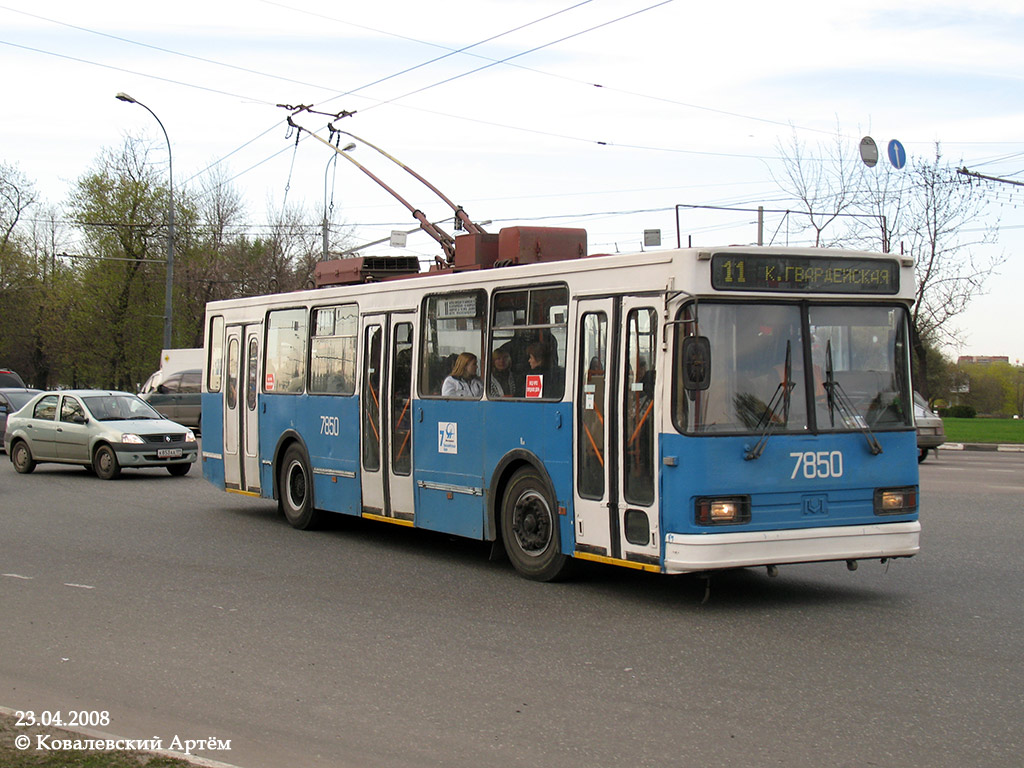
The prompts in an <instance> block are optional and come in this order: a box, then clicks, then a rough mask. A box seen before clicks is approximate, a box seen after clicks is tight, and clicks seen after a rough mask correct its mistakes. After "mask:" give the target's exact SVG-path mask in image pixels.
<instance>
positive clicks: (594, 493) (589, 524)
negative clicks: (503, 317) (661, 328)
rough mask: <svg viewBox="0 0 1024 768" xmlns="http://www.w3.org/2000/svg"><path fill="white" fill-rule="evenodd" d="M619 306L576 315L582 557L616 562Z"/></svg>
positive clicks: (588, 307)
mask: <svg viewBox="0 0 1024 768" xmlns="http://www.w3.org/2000/svg"><path fill="white" fill-rule="evenodd" d="M616 305H617V300H614V299H585V300H581V301H580V302H579V304H578V307H577V312H576V328H577V334H578V339H579V341H578V345H577V346H578V350H579V352H578V354H577V363H576V379H575V381H576V393H575V398H574V399H575V410H576V415H575V418H576V430H575V435H576V446H575V453H576V457H575V461H574V464H575V466H576V477H575V480H576V482H575V491H574V497H573V507H574V510H575V512H574V515H575V529H576V537H575V538H576V551H577V552H580V553H587V554H591V555H598V556H601V557H611V556H613V542H617V541H618V537H617V536H613V534H612V531H613V529H614V527H615V525H616V516H617V512H616V510H617V506H618V505H617V504H616V503H615V499H616V488H615V486H614V483H615V481H616V480H617V472H616V471H615V470H614V467H615V461H616V452H615V451H614V450H609V449H610V448H613V447H614V442H613V439H612V435H613V434H614V432H615V430H614V426H615V425H614V424H613V421H614V416H615V412H616V409H615V408H614V407H611V408H610V407H609V403H610V402H614V401H613V400H611V399H610V397H611V393H612V387H613V373H614V371H613V367H612V363H613V362H614V361H615V360H616V359H618V357H619V356H618V355H616V354H615V352H614V349H615V339H616V337H617V334H616V333H615V332H614V331H615V328H616V325H617V323H616V312H617V306H616Z"/></svg>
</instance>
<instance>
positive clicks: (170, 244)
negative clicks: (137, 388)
mask: <svg viewBox="0 0 1024 768" xmlns="http://www.w3.org/2000/svg"><path fill="white" fill-rule="evenodd" d="M117 99H118V100H119V101H126V102H128V103H129V104H138V105H139V106H140V107H142V108H143V109H145V110H146V111H147V112H149V114H151V115H152V116H153V118H154V119H155V120H156V122H157V124H158V125H159V126H160V130H161V131H163V132H164V139H166V141H167V176H168V183H169V185H170V196H169V199H170V202H169V203H168V206H167V279H166V282H165V285H164V349H170V348H171V299H172V286H173V285H174V165H173V163H172V161H171V139H170V137H169V136H168V135H167V129H166V128H164V124H163V122H162V121H161V120H160V118H159V117H157V116H156V112H154V111H153V110H152V109H150V108H149V107H147V106H146V105H145V104H143V103H142V102H141V101H137V100H136V99H133V98H132V97H131V96H129V95H128V94H127V93H119V94H117Z"/></svg>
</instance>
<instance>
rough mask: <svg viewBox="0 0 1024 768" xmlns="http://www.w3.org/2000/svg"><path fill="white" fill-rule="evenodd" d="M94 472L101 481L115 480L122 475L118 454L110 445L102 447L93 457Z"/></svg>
mask: <svg viewBox="0 0 1024 768" xmlns="http://www.w3.org/2000/svg"><path fill="white" fill-rule="evenodd" d="M92 471H93V472H95V473H96V477H98V478H99V479H100V480H115V479H117V477H118V476H119V475H120V474H121V465H120V464H118V463H117V454H116V453H114V449H113V448H111V447H110V446H109V445H101V446H100V447H99V448H97V449H96V452H95V453H93V455H92Z"/></svg>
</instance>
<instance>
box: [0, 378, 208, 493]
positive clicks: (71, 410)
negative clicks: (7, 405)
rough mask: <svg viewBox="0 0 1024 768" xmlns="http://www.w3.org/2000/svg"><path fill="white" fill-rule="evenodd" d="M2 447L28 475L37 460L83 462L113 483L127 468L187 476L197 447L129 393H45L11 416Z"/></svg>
mask: <svg viewBox="0 0 1024 768" xmlns="http://www.w3.org/2000/svg"><path fill="white" fill-rule="evenodd" d="M4 447H5V448H6V449H7V455H8V456H10V459H11V463H12V464H13V465H14V468H15V469H16V470H17V471H18V472H20V473H22V474H27V473H29V472H31V471H32V470H33V469H35V467H36V464H37V463H39V462H48V461H53V462H59V463H63V464H81V465H83V466H85V467H89V468H91V469H92V471H93V472H95V473H96V476H97V477H100V478H102V479H104V480H112V479H114V478H115V477H117V476H118V475H119V474H120V473H121V470H122V469H125V468H129V467H165V468H166V469H167V471H168V472H170V473H171V474H172V475H176V476H180V475H185V474H187V473H188V471H189V469H191V467H192V464H193V463H195V460H196V457H197V456H198V453H199V449H198V444H197V443H196V436H195V434H194V433H193V432H192V430H191V429H188V428H186V427H183V426H181V425H180V424H176V423H174V422H173V421H168V420H167V419H165V418H164V417H163V416H161V415H160V414H159V413H157V412H156V411H154V410H153V409H152V408H151V407H150V406H149V405H148V404H146V403H145V402H143V401H142V400H140V399H139V398H138V397H136V396H135V395H132V394H129V393H128V392H112V391H109V390H96V389H69V390H65V391H62V392H43V393H41V394H39V395H36V396H35V397H34V398H32V399H31V400H30V401H29V402H28V403H27V404H26V405H25V406H24V407H22V408H21V410H19V411H18V412H17V413H15V414H11V415H10V416H9V417H8V418H7V431H6V433H5V434H4Z"/></svg>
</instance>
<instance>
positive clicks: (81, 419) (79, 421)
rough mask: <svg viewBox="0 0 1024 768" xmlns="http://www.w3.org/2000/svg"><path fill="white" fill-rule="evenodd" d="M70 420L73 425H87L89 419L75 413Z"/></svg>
mask: <svg viewBox="0 0 1024 768" xmlns="http://www.w3.org/2000/svg"><path fill="white" fill-rule="evenodd" d="M71 420H72V421H73V422H74V423H75V424H88V423H89V419H88V418H87V417H85V416H82V415H81V414H79V413H76V414H75V415H74V416H72V417H71Z"/></svg>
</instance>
